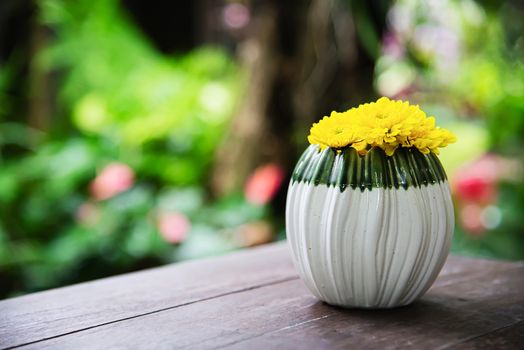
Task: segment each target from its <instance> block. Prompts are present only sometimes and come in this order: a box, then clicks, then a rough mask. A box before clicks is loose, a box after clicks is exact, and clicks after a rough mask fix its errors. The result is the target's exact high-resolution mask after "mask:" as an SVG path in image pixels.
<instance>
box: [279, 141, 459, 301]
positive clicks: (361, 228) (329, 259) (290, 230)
mask: <svg viewBox="0 0 524 350" xmlns="http://www.w3.org/2000/svg"><path fill="white" fill-rule="evenodd" d="M453 227H454V214H453V204H452V201H451V195H450V190H449V185H448V182H447V179H446V176H445V173H444V170H443V169H442V166H441V165H440V162H439V161H438V158H437V157H436V156H435V155H433V154H430V155H423V154H422V153H420V152H418V151H417V150H414V149H402V150H397V151H396V152H395V155H393V156H392V157H388V156H386V155H385V154H384V153H383V151H382V150H380V149H373V150H372V151H370V152H368V154H367V155H366V156H359V155H357V154H356V152H355V151H354V150H352V149H349V150H343V151H336V150H332V149H329V148H328V149H325V150H323V151H320V150H319V149H318V147H317V146H310V147H309V148H308V149H307V150H306V152H304V154H303V156H302V158H301V159H300V160H299V162H298V164H297V166H296V168H295V171H294V174H293V179H292V180H291V183H290V185H289V190H288V195H287V206H286V228H287V235H288V242H289V245H290V247H291V251H292V257H293V261H294V263H295V266H296V268H297V270H298V273H299V275H300V277H301V278H302V279H303V281H304V282H305V284H306V286H307V287H308V288H309V290H310V291H311V292H312V293H313V294H314V295H315V296H316V297H318V298H319V299H321V300H323V301H325V302H327V303H329V304H333V305H339V306H344V307H361V308H390V307H396V306H401V305H407V304H409V303H411V302H412V301H414V300H415V299H417V298H418V297H420V296H421V295H422V294H424V292H426V290H427V289H428V288H429V287H430V286H431V284H432V283H433V281H434V280H435V278H436V277H437V275H438V273H439V272H440V269H441V268H442V266H443V264H444V262H445V260H446V257H447V255H448V253H449V248H450V243H451V238H452V234H453Z"/></svg>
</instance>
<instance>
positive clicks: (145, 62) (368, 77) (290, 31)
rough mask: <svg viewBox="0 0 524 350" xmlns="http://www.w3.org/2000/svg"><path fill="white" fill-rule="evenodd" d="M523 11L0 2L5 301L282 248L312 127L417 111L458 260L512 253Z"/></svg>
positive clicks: (431, 3) (521, 222) (460, 0)
mask: <svg viewBox="0 0 524 350" xmlns="http://www.w3.org/2000/svg"><path fill="white" fill-rule="evenodd" d="M522 18H524V2H522V1H495V0H477V1H474V0H456V1H453V0H439V1H437V0H428V1H416V0H398V1H386V0H376V1H365V0H307V1H306V0H304V1H299V0H291V1H278V0H264V1H263V0H230V1H226V0H216V1H212V0H198V1H176V2H175V1H173V2H167V1H159V0H152V1H147V2H145V1H139V0H122V1H117V0H77V1H67V0H40V1H37V0H34V1H30V0H4V1H2V2H1V3H0V298H4V297H9V296H14V295H18V294H21V293H27V292H32V291H37V290H42V289H47V288H52V287H57V286H62V285H66V284H70V283H75V282H80V281H85V280H90V279H95V278H101V277H104V276H109V275H114V274H119V273H125V272H129V271H134V270H138V269H143V268H147V267H152V266H157V265H161V264H165V263H169V262H176V261H181V260H186V259H194V258H199V257H204V256H209V255H216V254H221V253H224V252H226V251H230V250H233V249H237V248H241V247H250V246H254V245H258V244H263V243H266V242H270V241H273V240H279V239H284V238H285V229H284V208H285V196H286V190H287V182H288V181H289V177H290V173H291V171H292V170H293V169H292V168H293V165H294V163H295V161H296V159H298V156H299V155H300V153H301V151H302V150H303V149H304V148H305V146H306V143H307V140H306V136H307V134H308V130H309V128H310V126H311V124H312V123H313V122H315V121H317V120H319V119H320V118H322V117H323V116H324V115H328V114H329V113H330V112H331V111H332V110H342V109H347V108H349V107H352V106H356V105H358V104H360V103H363V102H368V101H371V100H374V99H376V98H377V97H378V96H389V97H392V98H398V99H405V100H409V101H411V102H413V103H418V104H420V105H421V107H422V108H423V109H424V110H425V111H426V112H428V114H430V115H434V116H436V118H437V121H438V123H439V124H440V125H442V126H443V127H446V128H448V129H450V130H451V131H453V132H454V133H455V134H456V135H457V137H458V142H457V143H456V144H453V145H451V146H449V147H447V148H446V149H444V150H443V151H442V155H441V160H442V162H443V163H444V166H445V168H446V169H447V171H448V175H449V177H450V182H451V185H452V188H453V193H454V201H455V205H456V217H457V220H456V221H457V224H456V231H455V238H454V242H453V248H452V249H453V252H455V253H459V254H465V255H475V256H484V257H490V258H502V259H524V215H523V214H522V213H523V212H524V185H523V182H522V180H523V176H524V158H523V153H522V146H523V143H524V138H523V135H524V21H522Z"/></svg>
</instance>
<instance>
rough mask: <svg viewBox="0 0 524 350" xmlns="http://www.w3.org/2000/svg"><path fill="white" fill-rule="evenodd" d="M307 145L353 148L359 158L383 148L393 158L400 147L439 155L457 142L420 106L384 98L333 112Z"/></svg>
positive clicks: (314, 129)
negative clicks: (360, 155)
mask: <svg viewBox="0 0 524 350" xmlns="http://www.w3.org/2000/svg"><path fill="white" fill-rule="evenodd" d="M308 141H309V143H311V144H316V145H319V146H320V148H321V149H324V148H326V147H331V148H336V149H340V148H344V147H353V148H354V149H356V150H357V151H358V152H359V153H360V154H365V153H366V152H367V151H368V150H369V149H370V148H372V147H380V148H382V149H383V150H384V151H385V152H386V154H387V155H389V156H391V155H393V153H394V152H395V150H396V149H397V148H398V147H416V148H418V149H419V150H420V151H421V152H422V153H424V154H427V153H429V152H433V153H436V154H438V152H439V148H440V147H445V146H447V145H448V144H450V143H453V142H455V141H456V138H455V136H454V135H453V134H452V133H451V132H449V131H448V130H446V129H442V128H439V127H437V126H435V118H434V117H427V116H426V113H424V112H423V111H422V110H421V109H420V108H419V106H417V105H410V104H409V103H408V102H403V101H395V100H390V99H389V98H387V97H382V98H379V99H378V100H377V101H376V102H372V103H366V104H363V105H360V106H359V107H358V108H352V109H349V110H347V111H345V112H332V113H331V115H330V116H329V117H324V118H323V119H322V120H320V121H319V122H318V123H315V124H313V126H312V127H311V130H310V134H309V136H308Z"/></svg>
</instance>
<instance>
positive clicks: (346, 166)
mask: <svg viewBox="0 0 524 350" xmlns="http://www.w3.org/2000/svg"><path fill="white" fill-rule="evenodd" d="M446 180H447V176H446V173H445V171H444V168H443V167H442V164H441V163H440V161H439V159H438V157H437V156H436V155H435V154H433V153H429V154H423V153H421V152H420V151H419V150H418V149H416V148H413V147H410V148H398V149H397V150H396V151H395V153H394V154H393V155H392V156H387V155H386V153H385V152H384V151H383V150H382V149H381V148H378V147H374V148H372V149H370V150H369V151H368V152H367V154H366V155H364V156H361V155H359V154H358V153H357V151H356V150H355V149H354V148H351V147H347V148H343V149H333V148H329V147H327V148H325V149H324V150H320V147H319V146H318V145H310V146H309V147H308V148H307V149H306V150H305V151H304V153H303V154H302V156H301V157H300V159H299V161H298V163H297V165H296V167H295V170H294V171H293V176H292V179H291V181H292V183H295V182H299V183H301V182H302V183H308V184H310V183H313V184H314V185H319V184H325V185H328V186H338V187H339V188H340V191H341V192H343V191H344V190H345V189H346V188H348V187H351V188H352V189H356V188H359V189H360V190H361V191H364V190H366V189H368V190H371V189H372V188H384V189H385V188H396V189H398V188H400V187H402V188H404V189H408V188H409V187H421V186H428V185H430V184H436V183H440V182H444V181H446Z"/></svg>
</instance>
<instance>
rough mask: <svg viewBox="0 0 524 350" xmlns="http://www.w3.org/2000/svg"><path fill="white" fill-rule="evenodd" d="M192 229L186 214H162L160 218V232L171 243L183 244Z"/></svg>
mask: <svg viewBox="0 0 524 350" xmlns="http://www.w3.org/2000/svg"><path fill="white" fill-rule="evenodd" d="M190 229H191V222H190V221H189V219H188V218H187V216H185V215H184V214H181V213H177V212H169V213H161V214H160V215H159V216H158V231H159V232H160V235H161V236H162V237H163V238H164V239H165V240H166V241H167V242H169V243H173V244H176V243H180V242H182V241H183V240H184V239H185V238H186V236H187V234H188V233H189V230H190Z"/></svg>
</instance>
